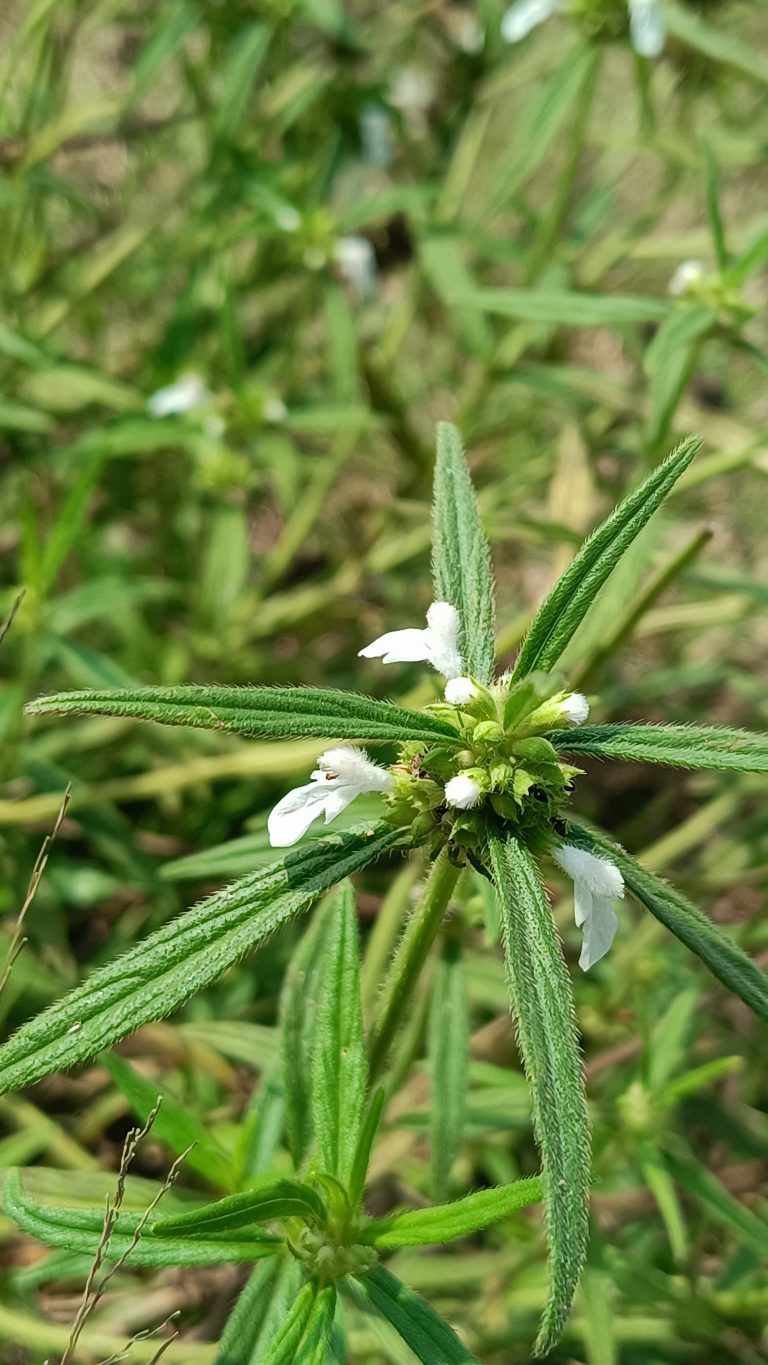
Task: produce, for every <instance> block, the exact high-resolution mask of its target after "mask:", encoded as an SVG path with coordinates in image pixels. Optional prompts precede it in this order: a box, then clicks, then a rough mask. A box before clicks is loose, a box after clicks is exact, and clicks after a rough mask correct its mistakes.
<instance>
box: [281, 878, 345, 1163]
mask: <svg viewBox="0 0 768 1365" xmlns="http://www.w3.org/2000/svg"><path fill="white" fill-rule="evenodd" d="M333 912H334V904H333V900H332V898H331V897H330V896H329V897H327V898H326V900H325V901H323V902H322V904H321V905H319V906H318V908H317V910H316V911H315V914H314V915H313V917H312V921H311V923H310V924H309V926H308V927H307V929H306V931H305V933H304V935H303V937H302V939H301V942H300V943H299V945H298V947H297V949H296V951H295V952H294V954H293V956H292V958H291V960H290V962H289V964H288V970H287V971H286V973H285V977H284V980H283V988H282V991H281V993H280V1011H279V1019H280V1053H281V1063H282V1066H281V1073H282V1083H283V1090H284V1092H285V1117H286V1129H287V1138H288V1147H289V1150H290V1153H291V1156H292V1157H293V1164H294V1166H295V1167H296V1169H298V1168H299V1167H300V1166H301V1163H302V1161H303V1160H304V1157H305V1155H306V1153H307V1151H308V1148H309V1144H310V1141H311V1139H312V1101H311V1095H312V1053H313V1050H314V1045H315V1023H316V1020H317V1010H318V1005H319V1000H320V991H321V988H322V966H323V955H324V950H325V944H326V942H327V933H328V926H329V924H330V921H331V916H332V915H333Z"/></svg>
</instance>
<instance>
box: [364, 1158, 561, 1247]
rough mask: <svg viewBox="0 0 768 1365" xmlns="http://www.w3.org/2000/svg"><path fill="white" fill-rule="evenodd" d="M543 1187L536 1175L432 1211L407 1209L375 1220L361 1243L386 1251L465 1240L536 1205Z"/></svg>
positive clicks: (365, 1232) (468, 1196) (367, 1228)
mask: <svg viewBox="0 0 768 1365" xmlns="http://www.w3.org/2000/svg"><path fill="white" fill-rule="evenodd" d="M542 1194H543V1185H542V1181H541V1180H540V1178H539V1177H538V1176H534V1177H533V1179H531V1180H516V1181H515V1182H514V1184H512V1185H499V1186H498V1187H497V1188H496V1189H493V1190H478V1191H477V1193H476V1194H468V1195H465V1197H464V1198H463V1199H455V1200H454V1201H453V1203H451V1204H437V1205H435V1206H434V1207H433V1208H431V1209H408V1210H407V1211H406V1212H405V1213H395V1214H393V1215H392V1217H391V1218H377V1219H376V1221H375V1222H373V1223H368V1224H367V1226H366V1227H364V1229H363V1231H362V1234H361V1237H360V1240H361V1242H365V1243H368V1244H369V1245H370V1246H375V1247H379V1248H381V1249H382V1250H383V1249H385V1248H387V1249H388V1248H394V1247H419V1246H433V1245H437V1244H438V1243H440V1242H452V1241H453V1240H454V1238H456V1237H468V1236H470V1234H471V1233H473V1232H478V1231H479V1230H480V1228H488V1227H490V1226H491V1225H492V1224H493V1223H498V1222H500V1221H501V1219H502V1218H507V1217H509V1215H510V1214H511V1213H516V1212H517V1210H518V1209H523V1208H526V1207H527V1205H529V1204H536V1203H538V1201H539V1200H540V1199H541V1198H542Z"/></svg>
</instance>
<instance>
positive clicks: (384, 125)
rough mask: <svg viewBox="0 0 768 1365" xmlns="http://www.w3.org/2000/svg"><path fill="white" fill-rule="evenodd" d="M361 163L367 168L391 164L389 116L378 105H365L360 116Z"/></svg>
mask: <svg viewBox="0 0 768 1365" xmlns="http://www.w3.org/2000/svg"><path fill="white" fill-rule="evenodd" d="M360 141H361V143H362V146H363V161H365V162H366V163H367V164H368V165H369V166H384V167H386V166H390V165H391V164H392V129H391V127H390V120H389V114H388V113H387V111H386V109H384V108H382V106H381V105H380V104H366V106H365V108H364V109H363V112H362V114H361V115H360Z"/></svg>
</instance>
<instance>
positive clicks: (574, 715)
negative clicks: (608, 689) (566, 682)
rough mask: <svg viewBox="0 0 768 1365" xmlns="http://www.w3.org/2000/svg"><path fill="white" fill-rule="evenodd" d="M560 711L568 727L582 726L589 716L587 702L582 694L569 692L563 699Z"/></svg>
mask: <svg viewBox="0 0 768 1365" xmlns="http://www.w3.org/2000/svg"><path fill="white" fill-rule="evenodd" d="M560 709H561V711H562V715H563V719H564V720H567V721H568V723H569V725H583V724H584V721H585V720H586V719H587V716H588V715H589V702H588V701H587V699H586V697H585V696H584V694H583V693H582V692H571V693H570V694H569V696H567V697H564V698H563V700H562V702H561V703H560Z"/></svg>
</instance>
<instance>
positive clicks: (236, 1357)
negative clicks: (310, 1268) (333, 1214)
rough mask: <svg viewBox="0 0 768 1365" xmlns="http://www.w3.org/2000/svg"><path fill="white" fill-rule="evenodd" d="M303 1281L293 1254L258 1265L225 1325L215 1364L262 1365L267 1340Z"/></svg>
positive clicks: (272, 1334)
mask: <svg viewBox="0 0 768 1365" xmlns="http://www.w3.org/2000/svg"><path fill="white" fill-rule="evenodd" d="M302 1282H303V1274H302V1270H301V1266H300V1265H299V1263H298V1261H296V1260H294V1258H293V1256H290V1255H288V1256H276V1257H274V1258H273V1259H271V1260H269V1261H262V1262H261V1264H260V1265H258V1266H257V1267H256V1269H255V1270H254V1272H253V1274H252V1275H251V1278H250V1280H249V1281H248V1283H247V1285H246V1286H245V1288H244V1289H243V1291H242V1293H241V1295H240V1297H239V1299H238V1300H237V1303H236V1304H235V1307H234V1309H233V1311H232V1313H231V1314H230V1316H229V1318H228V1320H227V1325H226V1327H225V1328H224V1332H223V1334H222V1338H221V1341H220V1343H219V1349H218V1352H217V1354H216V1360H215V1362H214V1365H261V1361H262V1358H263V1356H262V1353H263V1350H264V1349H265V1348H266V1343H267V1342H268V1341H271V1340H272V1338H273V1336H274V1334H275V1331H276V1330H277V1327H278V1326H279V1324H280V1323H281V1322H282V1321H283V1319H284V1317H285V1315H286V1313H287V1312H288V1309H289V1307H290V1305H291V1303H292V1302H293V1300H294V1299H295V1298H296V1295H297V1294H298V1292H299V1289H300V1288H301V1285H302Z"/></svg>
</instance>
